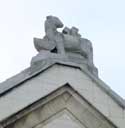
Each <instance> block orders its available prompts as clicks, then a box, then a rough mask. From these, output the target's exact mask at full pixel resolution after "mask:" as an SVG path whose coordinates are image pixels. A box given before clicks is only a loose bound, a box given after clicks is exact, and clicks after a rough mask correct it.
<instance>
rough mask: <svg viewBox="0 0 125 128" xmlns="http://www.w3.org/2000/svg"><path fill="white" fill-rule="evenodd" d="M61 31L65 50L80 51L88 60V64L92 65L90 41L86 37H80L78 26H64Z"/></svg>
mask: <svg viewBox="0 0 125 128" xmlns="http://www.w3.org/2000/svg"><path fill="white" fill-rule="evenodd" d="M62 32H63V34H64V47H65V49H66V51H71V52H76V53H80V54H81V55H82V56H84V58H86V59H87V60H88V62H89V64H90V65H93V49H92V43H91V42H90V41H89V40H88V39H85V38H81V35H80V34H79V33H78V32H79V30H78V28H76V27H72V28H71V29H70V28H68V27H65V28H64V29H63V31H62Z"/></svg>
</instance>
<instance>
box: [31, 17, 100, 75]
mask: <svg viewBox="0 0 125 128" xmlns="http://www.w3.org/2000/svg"><path fill="white" fill-rule="evenodd" d="M62 27H63V23H62V22H61V20H60V19H59V18H57V17H55V16H47V18H46V21H45V34H46V35H45V36H44V38H43V39H39V38H34V45H35V48H36V49H37V51H38V52H39V54H38V55H36V56H35V57H33V58H32V60H31V66H32V65H33V64H34V63H38V62H40V61H41V62H42V61H44V60H47V59H50V58H51V60H52V59H55V58H56V59H57V61H58V60H62V61H64V62H65V59H64V58H67V61H69V62H70V61H71V62H72V61H73V62H75V63H78V64H79V63H80V64H86V68H87V69H88V70H89V71H90V70H91V73H93V74H94V75H95V74H96V76H97V74H98V73H97V68H95V66H94V64H93V48H92V43H91V42H90V41H89V40H88V39H85V38H82V37H81V35H80V34H79V33H78V31H79V30H78V28H76V27H72V28H71V29H70V28H68V27H65V28H64V29H63V31H62V32H58V31H57V29H58V28H62ZM95 70H96V72H95Z"/></svg>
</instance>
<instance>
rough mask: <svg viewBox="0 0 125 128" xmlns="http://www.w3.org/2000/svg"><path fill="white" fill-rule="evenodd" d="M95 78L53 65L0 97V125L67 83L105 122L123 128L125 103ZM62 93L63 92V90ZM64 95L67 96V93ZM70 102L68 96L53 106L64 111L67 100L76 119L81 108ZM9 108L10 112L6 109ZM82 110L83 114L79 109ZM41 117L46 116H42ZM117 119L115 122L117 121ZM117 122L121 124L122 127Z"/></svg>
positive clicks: (68, 67) (72, 69) (76, 70)
mask: <svg viewBox="0 0 125 128" xmlns="http://www.w3.org/2000/svg"><path fill="white" fill-rule="evenodd" d="M92 76H93V75H92ZM95 78H96V77H95ZM95 78H92V77H91V76H89V74H86V73H85V72H82V71H81V70H80V69H79V68H76V67H71V66H63V65H54V66H52V67H51V68H48V69H47V70H45V71H43V72H42V73H40V74H37V76H34V77H32V79H29V80H27V81H25V82H23V83H22V84H21V86H18V87H16V88H13V90H11V92H8V93H6V95H3V96H2V97H1V98H0V120H1V121H2V120H4V119H7V118H8V117H10V116H11V115H13V114H14V113H17V112H19V111H20V110H23V109H24V108H26V107H27V106H30V105H31V104H33V103H35V102H36V101H38V100H39V99H41V98H45V97H46V96H47V95H49V94H50V93H52V92H54V91H55V90H57V89H59V88H61V87H62V86H63V85H64V86H63V87H64V88H65V84H67V83H69V85H71V88H73V89H74V90H75V92H77V93H78V94H80V95H81V96H82V97H83V99H85V100H86V101H87V102H89V103H90V104H91V105H92V106H93V107H94V108H96V109H97V110H98V111H99V112H100V113H102V114H103V115H104V116H105V117H106V118H107V119H109V120H111V121H112V122H113V123H114V124H115V123H116V125H117V126H119V127H120V128H124V125H123V124H124V121H125V118H124V110H125V106H124V107H123V105H124V103H125V102H124V101H122V102H121V101H119V98H120V97H118V96H117V98H116V97H114V95H111V94H112V90H111V89H110V88H109V87H107V86H106V85H105V84H104V83H102V81H100V80H99V79H98V80H96V79H95ZM71 90H72V89H71ZM64 91H66V90H65V89H64ZM67 91H69V92H70V90H67ZM62 92H63V91H61V93H62ZM97 93H98V94H99V96H98V95H97ZM54 94H57V93H54ZM73 95H74V96H75V95H76V94H75V93H73ZM69 98H70V96H69V95H65V96H63V99H64V100H59V101H61V103H57V104H58V105H54V106H56V107H57V108H60V107H63V106H64V105H65V102H66V101H67V100H68V102H67V103H69V104H67V107H68V108H71V109H70V110H73V111H74V110H75V107H73V105H72V104H71V103H74V104H75V105H74V106H77V107H76V108H77V111H76V112H75V111H74V112H75V113H74V114H76V115H78V113H80V112H79V109H80V108H79V109H78V103H75V101H73V99H72V98H70V100H69ZM50 99H51V98H50ZM63 101H65V102H63ZM78 101H79V100H78ZM103 101H104V102H103ZM79 102H80V104H81V103H82V102H83V101H82V100H80V101H79ZM109 102H110V103H109ZM121 103H122V104H121ZM51 105H52V104H51ZM60 105H61V106H60ZM91 105H90V106H91ZM8 107H9V108H11V109H8ZM84 107H85V106H84ZM112 107H114V108H113V110H111V108H112ZM49 109H50V108H48V111H49V113H51V110H52V109H50V110H49ZM81 109H82V110H84V109H83V108H82V107H81ZM115 109H116V111H115ZM3 110H4V111H3ZM86 114H87V113H86ZM43 115H44V116H45V114H43ZM87 115H89V114H87ZM78 116H79V115H78ZM17 117H19V116H17ZM81 117H83V115H81ZM90 117H91V116H90ZM84 118H85V117H84ZM88 118H89V117H88ZM29 119H30V118H29ZM116 119H118V120H117V121H116ZM87 120H88V119H87ZM87 120H86V121H87ZM29 121H30V120H29ZM120 122H122V124H121V123H120ZM86 123H87V122H86ZM88 125H89V122H88ZM97 125H98V121H97V124H95V127H96V126H97ZM26 128H27V127H26Z"/></svg>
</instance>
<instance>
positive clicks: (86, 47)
mask: <svg viewBox="0 0 125 128" xmlns="http://www.w3.org/2000/svg"><path fill="white" fill-rule="evenodd" d="M61 27H63V23H62V22H61V21H60V19H59V18H57V17H54V16H48V17H47V18H46V21H45V33H46V35H45V36H44V38H43V39H38V38H35V39H34V45H35V48H36V49H37V51H38V52H39V53H38V54H37V55H36V56H35V57H33V58H32V61H31V66H30V67H29V68H27V69H25V70H24V71H22V72H21V73H19V74H17V75H15V76H13V77H12V78H10V79H7V80H6V81H4V82H3V83H1V84H0V128H51V127H52V128H57V127H60V128H61V127H62V128H64V127H71V128H74V127H75V128H124V127H125V101H124V99H122V98H121V97H120V96H118V95H117V94H116V93H115V92H114V91H112V90H111V88H110V87H109V86H107V85H106V84H105V83H104V82H103V81H101V80H100V79H99V77H98V73H97V68H96V67H95V66H94V64H93V50H92V44H91V42H90V41H89V40H87V39H84V38H82V37H81V35H80V34H79V32H78V29H77V28H76V27H72V28H68V27H65V28H64V29H63V31H62V32H58V31H57V28H61Z"/></svg>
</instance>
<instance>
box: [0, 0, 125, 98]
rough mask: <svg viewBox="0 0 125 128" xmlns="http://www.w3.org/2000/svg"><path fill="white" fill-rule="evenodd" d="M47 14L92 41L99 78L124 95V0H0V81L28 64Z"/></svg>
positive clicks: (42, 32)
mask: <svg viewBox="0 0 125 128" xmlns="http://www.w3.org/2000/svg"><path fill="white" fill-rule="evenodd" d="M47 15H55V16H58V17H59V18H60V19H61V20H62V21H63V23H64V24H65V25H66V26H69V27H71V26H76V27H78V28H79V29H80V33H81V35H82V36H83V37H85V38H88V39H89V40H91V41H92V43H93V48H94V62H95V65H96V67H97V68H98V69H99V76H100V78H101V79H102V80H103V81H104V82H106V83H107V84H108V85H109V86H110V87H111V88H112V89H113V90H114V91H115V92H117V93H118V94H119V95H121V96H122V97H123V98H125V81H124V79H125V77H124V73H125V59H124V55H125V1H124V0H0V59H1V61H0V81H1V82H2V81H3V80H5V79H7V78H9V77H11V76H12V75H15V74H17V73H18V72H20V71H22V70H23V69H25V68H27V67H29V64H30V60H31V58H32V57H33V56H35V55H36V53H37V52H36V50H35V49H34V46H33V37H40V38H42V37H43V36H44V25H43V24H44V20H45V17H46V16H47Z"/></svg>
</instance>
